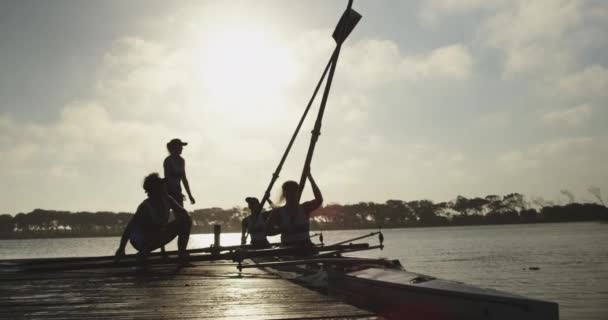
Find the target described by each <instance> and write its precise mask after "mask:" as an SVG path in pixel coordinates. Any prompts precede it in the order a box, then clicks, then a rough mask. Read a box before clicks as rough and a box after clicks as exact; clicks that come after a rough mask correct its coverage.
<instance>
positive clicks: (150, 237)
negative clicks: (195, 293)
mask: <svg viewBox="0 0 608 320" xmlns="http://www.w3.org/2000/svg"><path fill="white" fill-rule="evenodd" d="M143 188H144V190H145V191H146V193H147V194H148V198H147V199H145V200H144V201H142V203H141V204H140V205H139V206H138V207H137V211H136V212H135V214H134V215H133V217H132V218H131V220H130V221H129V223H128V224H127V227H126V228H125V231H124V232H123V234H122V237H121V239H120V245H119V247H118V250H116V254H115V256H116V260H117V261H118V260H120V258H122V257H123V256H124V255H125V247H126V245H127V242H131V245H133V247H134V248H135V249H136V250H137V251H138V257H139V258H141V259H142V260H145V258H146V257H147V256H148V254H149V253H150V252H152V251H154V250H156V249H158V248H160V247H162V246H164V245H165V244H167V243H169V242H171V241H172V240H173V239H174V238H175V237H177V248H178V254H179V257H180V264H181V265H188V252H187V251H186V247H187V246H188V240H189V238H190V229H191V228H192V218H190V215H188V212H187V211H186V209H184V208H183V207H182V206H180V205H179V204H178V203H177V201H175V200H174V199H173V198H172V197H170V196H169V194H168V193H167V187H166V183H165V179H162V178H161V177H160V176H159V175H158V173H151V174H149V175H148V176H146V178H145V179H144V183H143ZM170 210H172V211H173V214H174V216H175V219H174V220H172V221H170V219H169V217H170V212H169V211H170Z"/></svg>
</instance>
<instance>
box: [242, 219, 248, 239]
mask: <svg viewBox="0 0 608 320" xmlns="http://www.w3.org/2000/svg"><path fill="white" fill-rule="evenodd" d="M247 219H248V218H243V220H242V221H241V245H245V244H246V243H247V238H246V235H245V234H246V233H247V231H248V230H247V225H248V223H247Z"/></svg>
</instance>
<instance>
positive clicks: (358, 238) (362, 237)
mask: <svg viewBox="0 0 608 320" xmlns="http://www.w3.org/2000/svg"><path fill="white" fill-rule="evenodd" d="M379 233H380V231H376V232H372V233H369V234H366V235H363V236H360V237H356V238H352V239H348V240H344V241H341V242H338V243H334V244H332V246H337V245H341V244H345V243H349V242H353V241H357V240H361V239H365V238H369V237H373V236H375V235H377V234H379Z"/></svg>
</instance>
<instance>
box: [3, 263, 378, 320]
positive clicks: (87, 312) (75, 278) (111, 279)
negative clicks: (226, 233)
mask: <svg viewBox="0 0 608 320" xmlns="http://www.w3.org/2000/svg"><path fill="white" fill-rule="evenodd" d="M17 266H18V263H15V262H2V261H0V319H377V317H376V316H375V315H374V314H372V313H370V312H368V311H365V310H362V309H359V308H356V307H354V306H351V305H348V304H346V303H344V302H341V301H339V300H338V299H336V298H334V297H331V296H327V295H324V294H322V293H320V292H317V291H314V290H310V289H307V288H304V287H302V286H300V285H298V284H295V283H293V282H290V281H288V280H284V279H281V278H279V277H278V276H276V275H273V274H270V273H267V272H265V271H262V270H259V269H255V268H253V269H246V270H243V272H238V270H237V269H236V267H235V265H234V264H232V263H228V262H222V261H220V262H198V263H195V266H194V267H190V268H185V269H181V270H179V271H177V270H176V268H175V266H174V265H171V264H167V265H155V266H152V267H150V268H149V269H148V270H147V271H138V270H136V269H135V268H133V267H124V268H103V269H86V270H58V271H36V272H32V271H20V270H19V269H18V268H17Z"/></svg>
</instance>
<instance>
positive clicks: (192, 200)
mask: <svg viewBox="0 0 608 320" xmlns="http://www.w3.org/2000/svg"><path fill="white" fill-rule="evenodd" d="M182 182H183V183H184V189H186V193H188V198H189V199H190V204H195V203H196V201H195V200H194V197H192V192H190V183H188V178H187V177H186V161H184V176H183V177H182Z"/></svg>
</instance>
